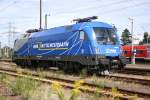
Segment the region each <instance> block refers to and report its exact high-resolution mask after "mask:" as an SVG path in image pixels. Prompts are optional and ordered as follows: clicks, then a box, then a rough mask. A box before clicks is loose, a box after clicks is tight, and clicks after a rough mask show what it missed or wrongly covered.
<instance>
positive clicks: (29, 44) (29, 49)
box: [28, 38, 32, 58]
mask: <svg viewBox="0 0 150 100" xmlns="http://www.w3.org/2000/svg"><path fill="white" fill-rule="evenodd" d="M31 47H32V42H31V38H29V42H28V58H30V56H31Z"/></svg>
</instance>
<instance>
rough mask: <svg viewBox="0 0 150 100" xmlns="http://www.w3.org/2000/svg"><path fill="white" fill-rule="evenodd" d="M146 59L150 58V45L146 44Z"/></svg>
mask: <svg viewBox="0 0 150 100" xmlns="http://www.w3.org/2000/svg"><path fill="white" fill-rule="evenodd" d="M147 59H150V45H148V46H147Z"/></svg>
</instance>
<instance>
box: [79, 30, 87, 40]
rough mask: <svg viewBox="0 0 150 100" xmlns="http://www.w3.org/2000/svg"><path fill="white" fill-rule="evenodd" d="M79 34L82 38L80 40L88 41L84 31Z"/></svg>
mask: <svg viewBox="0 0 150 100" xmlns="http://www.w3.org/2000/svg"><path fill="white" fill-rule="evenodd" d="M79 34H80V37H79V38H80V39H81V40H86V39H87V37H86V33H85V32H84V31H82V30H81V31H79Z"/></svg>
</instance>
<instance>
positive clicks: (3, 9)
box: [0, 0, 17, 12]
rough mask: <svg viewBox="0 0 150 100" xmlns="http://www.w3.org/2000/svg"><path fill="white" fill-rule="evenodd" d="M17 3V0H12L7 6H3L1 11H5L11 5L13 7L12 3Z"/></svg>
mask: <svg viewBox="0 0 150 100" xmlns="http://www.w3.org/2000/svg"><path fill="white" fill-rule="evenodd" d="M16 3H17V1H16V0H15V1H13V2H12V1H11V2H10V3H9V4H8V5H7V6H5V7H3V8H1V9H0V12H3V11H5V10H6V9H8V8H9V7H11V6H12V5H14V4H16Z"/></svg>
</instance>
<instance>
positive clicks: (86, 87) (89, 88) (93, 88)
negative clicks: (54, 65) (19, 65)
mask: <svg viewBox="0 0 150 100" xmlns="http://www.w3.org/2000/svg"><path fill="white" fill-rule="evenodd" d="M0 73H3V74H7V75H11V76H15V77H16V76H19V77H28V75H29V73H27V72H22V74H18V73H17V71H14V70H5V69H4V70H2V69H0ZM30 78H31V79H34V80H37V81H41V82H44V83H49V84H51V83H53V82H55V81H57V82H59V83H60V85H62V86H64V87H68V88H74V86H73V83H74V82H75V81H76V80H68V79H62V78H56V77H49V76H47V77H44V78H40V77H39V75H38V74H32V76H31V77H30ZM97 88H98V86H97V85H94V84H91V83H87V82H84V83H83V86H81V87H80V90H81V91H86V92H89V93H94V92H97V93H100V94H103V95H107V96H113V94H112V92H111V88H112V87H108V86H107V87H105V88H104V90H97ZM118 90H119V91H120V92H121V93H122V94H123V95H120V96H119V98H121V99H127V100H128V99H131V98H133V96H132V95H129V94H135V93H136V94H138V95H139V96H140V97H143V96H148V97H150V93H147V94H146V93H139V92H137V91H130V90H122V89H118Z"/></svg>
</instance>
